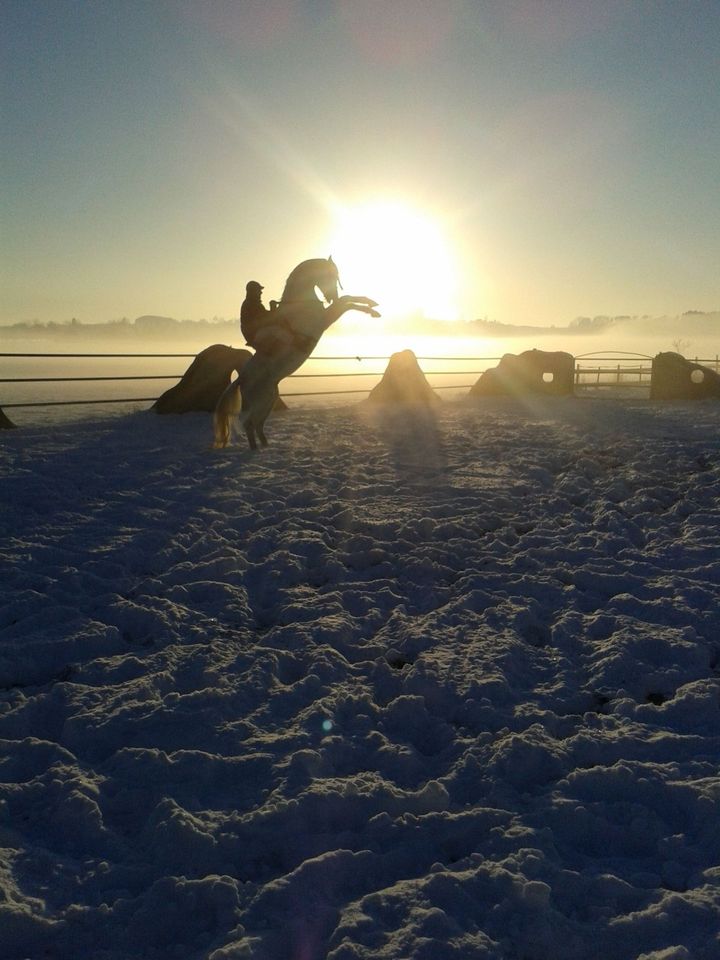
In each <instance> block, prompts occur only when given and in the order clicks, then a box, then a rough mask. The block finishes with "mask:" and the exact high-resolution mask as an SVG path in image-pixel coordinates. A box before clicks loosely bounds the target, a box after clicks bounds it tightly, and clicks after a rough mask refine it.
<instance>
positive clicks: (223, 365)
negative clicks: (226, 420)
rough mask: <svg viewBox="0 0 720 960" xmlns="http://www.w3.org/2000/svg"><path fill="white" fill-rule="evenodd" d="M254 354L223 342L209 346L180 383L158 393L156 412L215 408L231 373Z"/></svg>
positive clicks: (200, 354)
mask: <svg viewBox="0 0 720 960" xmlns="http://www.w3.org/2000/svg"><path fill="white" fill-rule="evenodd" d="M251 356H252V353H250V351H249V350H237V349H235V348H234V347H228V346H226V345H225V344H224V343H214V344H213V345H212V346H211V347H206V348H205V349H204V350H202V351H201V352H200V353H199V354H198V355H197V356H196V357H195V359H194V360H193V362H192V363H191V364H190V366H189V367H188V369H187V370H186V371H185V373H184V374H183V376H182V379H181V380H180V381H179V383H176V384H175V386H173V387H170V389H169V390H166V391H165V393H163V394H162V396H161V397H158V399H157V400H156V401H155V403H154V404H153V406H152V409H153V410H154V411H155V412H156V413H190V412H192V411H199V410H206V411H212V410H214V409H215V406H216V405H217V402H218V400H219V398H220V394H221V393H222V392H223V390H224V389H225V388H226V387H227V385H228V384H229V383H230V378H231V376H232V374H233V373H238V374H239V373H240V371H241V370H242V368H243V367H244V366H245V364H246V363H247V362H248V360H249V359H250V357H251Z"/></svg>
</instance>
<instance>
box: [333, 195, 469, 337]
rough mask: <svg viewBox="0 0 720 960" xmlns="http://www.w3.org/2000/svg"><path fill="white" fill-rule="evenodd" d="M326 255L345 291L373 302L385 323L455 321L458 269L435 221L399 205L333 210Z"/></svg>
mask: <svg viewBox="0 0 720 960" xmlns="http://www.w3.org/2000/svg"><path fill="white" fill-rule="evenodd" d="M330 252H331V253H332V256H333V259H334V260H335V262H336V263H337V265H338V267H339V269H340V279H341V281H342V284H343V288H344V290H345V291H346V292H348V293H352V294H362V295H364V296H369V297H373V299H375V300H377V302H378V304H379V305H380V306H379V309H380V312H381V313H382V315H383V318H385V320H390V321H391V320H392V319H394V318H404V317H412V316H417V315H418V314H421V315H422V316H424V317H426V318H428V319H433V320H455V319H457V315H458V307H457V271H456V263H455V257H454V256H453V254H452V249H451V245H450V244H449V242H448V241H447V239H446V237H445V235H444V232H443V229H442V227H441V224H440V222H439V221H438V220H437V219H435V218H433V217H432V216H430V215H428V214H425V213H423V212H421V211H420V210H419V209H415V208H413V207H412V206H409V205H407V204H405V203H402V202H400V201H394V200H372V201H367V202H365V203H362V204H358V205H356V206H350V207H342V208H338V209H337V210H336V211H335V216H334V227H333V230H332V234H331V240H330Z"/></svg>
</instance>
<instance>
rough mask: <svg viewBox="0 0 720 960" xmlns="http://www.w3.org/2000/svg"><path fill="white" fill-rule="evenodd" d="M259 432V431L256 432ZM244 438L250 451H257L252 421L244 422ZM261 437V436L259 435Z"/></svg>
mask: <svg viewBox="0 0 720 960" xmlns="http://www.w3.org/2000/svg"><path fill="white" fill-rule="evenodd" d="M258 432H260V431H258ZM245 436H246V437H247V441H248V444H249V446H250V449H251V450H257V440H256V438H255V423H254V422H253V421H252V420H247V421H246V422H245ZM261 437H262V434H261Z"/></svg>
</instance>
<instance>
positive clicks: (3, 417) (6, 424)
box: [0, 407, 15, 430]
mask: <svg viewBox="0 0 720 960" xmlns="http://www.w3.org/2000/svg"><path fill="white" fill-rule="evenodd" d="M14 429H15V424H14V423H13V422H12V420H11V419H10V417H8V415H7V414H6V413H5V411H4V410H3V409H2V407H0V430H14Z"/></svg>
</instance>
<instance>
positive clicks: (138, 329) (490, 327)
mask: <svg viewBox="0 0 720 960" xmlns="http://www.w3.org/2000/svg"><path fill="white" fill-rule="evenodd" d="M0 330H1V332H0V337H1V338H2V340H3V341H4V342H6V343H7V344H8V345H11V347H12V349H13V350H14V349H15V347H16V346H17V348H18V352H19V350H20V348H27V350H28V352H33V351H34V350H35V349H36V347H37V346H38V344H41V343H42V342H44V341H50V342H53V343H54V344H57V345H58V348H60V346H61V347H62V350H63V351H66V350H67V347H68V346H69V345H70V344H71V343H72V344H73V346H76V347H77V348H78V349H79V348H80V347H81V346H82V349H83V350H84V351H87V352H92V351H93V350H94V349H95V347H98V346H99V344H101V343H102V345H103V348H105V347H106V346H107V343H108V342H116V343H117V344H119V345H122V347H123V349H125V348H128V349H130V348H131V347H132V346H133V345H134V344H138V343H142V344H143V346H144V347H146V346H147V345H148V344H152V345H153V347H157V352H168V353H170V352H172V353H182V352H185V351H188V352H194V351H196V350H200V349H202V348H203V347H205V346H208V345H209V344H211V343H230V344H233V345H234V346H242V338H241V334H240V330H239V322H238V320H237V319H236V318H230V319H225V318H223V317H213V318H212V319H200V320H187V319H182V320H178V319H175V318H173V317H165V316H159V315H145V316H142V317H138V318H136V319H134V320H130V319H128V318H126V317H125V318H123V319H121V320H112V321H109V322H105V323H90V322H83V321H79V320H76V319H73V320H69V321H67V322H66V323H53V322H51V323H42V322H41V321H37V320H35V321H29V322H22V323H15V324H10V325H7V326H4V327H2V328H0ZM719 336H720V311H717V310H715V311H710V312H705V311H696V310H690V311H687V312H686V313H683V314H681V315H679V316H660V317H651V316H617V317H610V316H604V315H596V316H593V317H576V318H575V319H574V320H572V321H570V322H569V323H568V324H566V325H557V326H538V325H536V324H533V323H532V322H529V323H527V324H525V325H519V324H509V323H502V322H497V321H493V320H473V321H469V322H462V321H456V322H448V321H440V320H433V319H430V318H425V317H421V316H416V317H407V318H401V319H392V318H390V319H381V320H380V321H375V320H369V319H368V318H366V317H356V316H348V317H345V318H343V320H342V321H341V322H340V323H338V325H337V326H336V327H334V328H331V329H330V330H329V331H328V332H327V333H326V334H325V336H324V337H323V339H322V341H321V343H320V345H319V346H318V348H317V351H316V352H317V353H325V354H327V353H329V352H332V351H335V352H338V351H339V350H342V349H344V350H346V351H348V352H350V353H352V354H356V353H358V352H362V353H365V354H370V353H373V354H375V355H378V354H380V353H382V354H383V355H388V354H389V353H391V352H393V351H394V350H399V349H405V348H409V349H416V348H417V347H419V348H420V349H422V350H423V351H425V352H426V353H433V354H436V355H442V354H443V353H444V352H446V351H447V350H448V349H449V348H450V347H451V344H454V345H455V346H457V345H458V342H460V341H462V343H463V346H464V348H465V349H466V351H467V350H469V351H470V352H471V353H473V354H474V355H475V356H485V355H495V354H496V353H498V352H499V353H505V352H513V353H516V352H520V351H522V350H526V349H532V348H533V347H537V348H538V349H546V350H566V351H568V352H569V353H573V354H575V355H578V354H582V353H586V352H591V351H593V350H627V351H632V352H637V353H646V354H648V355H653V354H654V353H657V352H659V351H661V350H676V351H677V352H680V353H685V354H687V355H688V356H691V355H692V356H697V357H700V356H703V357H705V356H707V358H713V357H714V356H715V354H716V353H717V350H718V338H719ZM468 355H469V354H468Z"/></svg>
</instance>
